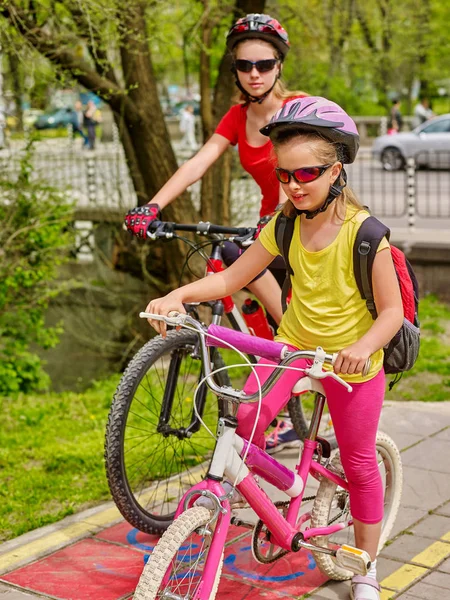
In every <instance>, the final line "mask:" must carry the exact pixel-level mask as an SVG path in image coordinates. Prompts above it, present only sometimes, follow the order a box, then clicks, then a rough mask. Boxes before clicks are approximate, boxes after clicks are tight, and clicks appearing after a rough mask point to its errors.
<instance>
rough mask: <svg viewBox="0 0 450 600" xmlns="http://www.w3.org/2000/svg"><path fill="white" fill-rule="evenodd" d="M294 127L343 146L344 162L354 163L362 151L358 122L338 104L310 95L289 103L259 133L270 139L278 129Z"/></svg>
mask: <svg viewBox="0 0 450 600" xmlns="http://www.w3.org/2000/svg"><path fill="white" fill-rule="evenodd" d="M281 125H292V127H293V128H295V129H300V130H302V131H305V132H315V133H320V135H321V136H323V137H324V138H326V139H327V140H330V142H336V143H338V144H340V146H341V149H342V162H344V163H352V162H353V161H354V160H355V158H356V154H357V152H358V149H359V133H358V129H357V127H356V125H355V122H354V121H353V119H352V118H351V117H349V116H348V114H347V113H346V112H345V110H343V109H342V108H341V107H340V106H339V105H338V104H336V103H335V102H332V101H331V100H327V99H326V98H320V97H318V96H308V97H306V98H297V99H295V100H290V101H289V102H286V104H285V105H284V106H283V107H282V108H280V110H279V111H278V112H276V113H275V115H274V116H273V117H272V119H271V120H270V123H268V124H267V125H265V126H264V127H263V128H262V129H260V132H261V133H262V134H263V135H267V136H270V135H271V134H272V132H273V131H274V130H276V129H277V127H280V126H281Z"/></svg>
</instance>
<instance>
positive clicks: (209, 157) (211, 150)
mask: <svg viewBox="0 0 450 600" xmlns="http://www.w3.org/2000/svg"><path fill="white" fill-rule="evenodd" d="M229 145H230V142H229V140H227V138H226V137H224V136H223V135H219V134H218V133H213V135H212V136H211V137H210V138H209V140H208V141H207V142H206V144H205V145H204V146H202V148H200V150H199V151H198V152H197V154H196V155H195V156H194V157H192V158H191V159H190V160H188V161H186V162H185V163H184V164H183V165H182V166H181V167H180V168H179V169H178V171H176V173H174V174H173V175H172V177H171V178H170V179H169V181H168V182H167V183H166V184H165V185H163V187H162V188H161V189H160V190H159V192H158V193H157V194H156V195H155V196H154V197H153V198H152V203H156V204H158V205H159V207H160V208H164V207H165V206H167V205H168V204H170V203H171V202H172V200H174V199H175V198H177V197H178V196H179V195H180V194H182V193H183V192H184V191H185V190H186V189H187V188H188V187H189V186H190V185H192V184H193V183H195V182H196V181H198V180H199V179H200V178H201V177H203V175H204V173H205V172H206V171H207V170H208V169H209V167H210V166H211V165H212V164H213V163H214V162H215V161H216V160H217V159H218V158H219V157H220V156H221V155H222V154H223V153H224V152H225V150H226V149H227V148H228V146H229Z"/></svg>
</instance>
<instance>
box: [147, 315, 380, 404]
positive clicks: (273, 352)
mask: <svg viewBox="0 0 450 600" xmlns="http://www.w3.org/2000/svg"><path fill="white" fill-rule="evenodd" d="M139 316H140V317H141V318H144V319H152V320H155V321H164V322H165V323H166V324H167V325H172V326H174V327H179V326H185V327H188V328H191V329H194V330H196V331H197V333H198V335H199V341H200V349H201V355H202V364H203V370H204V374H205V380H206V383H207V385H208V387H209V388H211V390H212V391H213V392H214V393H215V394H217V395H222V396H223V395H224V390H223V389H222V388H221V387H219V386H218V385H217V384H216V382H215V381H214V379H213V378H212V376H211V373H212V371H211V363H210V360H209V355H208V349H207V342H206V341H205V334H206V333H209V332H210V328H211V327H214V329H212V330H211V333H212V331H214V332H215V333H219V334H222V338H224V337H227V338H228V339H230V340H231V342H230V344H231V345H233V342H234V343H235V344H236V342H237V344H236V347H237V348H238V349H239V350H243V352H247V350H246V349H245V348H244V341H243V340H244V338H245V340H246V343H250V342H249V341H248V338H252V340H251V342H252V352H251V354H253V353H255V354H257V355H258V356H265V357H269V356H270V357H271V358H272V359H273V358H274V357H275V356H276V360H279V359H280V358H281V362H280V364H279V367H287V366H289V365H290V364H291V363H293V362H294V361H296V360H298V359H301V358H303V359H309V360H312V361H313V364H312V366H311V367H310V368H308V370H307V373H308V376H310V377H313V378H314V379H324V378H326V377H332V378H333V379H335V380H336V381H337V382H338V383H340V384H341V385H342V386H344V387H345V388H346V389H347V391H349V392H351V391H352V387H351V386H350V385H349V384H348V383H347V382H346V381H344V380H343V379H341V378H340V377H339V376H338V375H336V373H334V372H333V371H323V369H322V366H323V364H324V363H327V364H330V365H333V364H334V362H335V360H336V356H337V355H336V354H327V353H325V352H324V350H323V349H322V348H317V349H316V351H311V350H296V351H289V349H288V348H287V346H286V345H284V344H280V343H279V342H270V346H269V345H268V340H262V339H261V338H256V337H254V338H253V336H249V335H248V334H245V333H241V332H235V331H233V330H231V329H227V328H226V327H219V326H210V328H209V329H208V330H207V331H206V328H205V327H204V326H203V325H202V324H201V323H199V322H198V321H197V320H196V319H194V318H192V317H191V316H190V315H187V314H181V313H176V312H174V313H169V315H167V316H166V315H155V314H151V313H145V312H141V313H140V314H139ZM218 328H219V330H220V331H219V330H218ZM222 330H223V331H222ZM215 333H214V334H212V335H214V336H215V337H216V338H219V336H218V335H215ZM206 337H207V336H206ZM223 341H225V340H224V339H223ZM209 345H218V346H220V345H221V339H220V338H219V339H218V340H217V341H214V340H213V342H212V343H211V342H210V343H209ZM224 346H225V347H229V346H227V345H226V344H225V345H224ZM266 352H267V354H266ZM249 353H250V352H249ZM277 353H278V354H277ZM282 355H284V356H282ZM369 369H370V359H368V360H367V362H366V365H365V367H364V369H363V373H362V374H363V375H365V374H367V373H368V371H369ZM282 371H283V369H282V368H278V369H274V371H273V373H271V375H270V376H269V377H268V378H267V380H266V381H265V382H264V383H263V385H262V386H261V393H262V394H263V395H265V394H266V393H267V392H268V391H269V390H270V389H272V387H273V386H274V385H275V383H276V382H277V381H278V379H279V378H280V377H281V374H282ZM226 395H227V396H228V397H232V398H235V399H237V400H239V401H240V402H253V401H255V400H257V399H258V398H259V393H258V392H256V393H254V394H249V395H246V394H244V393H243V392H240V391H237V390H233V389H231V388H227V390H226Z"/></svg>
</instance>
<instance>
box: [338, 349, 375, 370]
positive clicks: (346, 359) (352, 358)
mask: <svg viewBox="0 0 450 600" xmlns="http://www.w3.org/2000/svg"><path fill="white" fill-rule="evenodd" d="M370 355H371V352H370V349H369V348H367V344H361V343H360V342H356V344H352V345H351V346H347V348H344V349H343V350H341V351H340V352H339V353H338V356H337V359H336V362H335V363H334V372H335V373H344V374H345V373H346V374H347V375H353V374H355V373H362V372H363V369H364V367H365V365H366V361H367V360H368V359H369V358H370Z"/></svg>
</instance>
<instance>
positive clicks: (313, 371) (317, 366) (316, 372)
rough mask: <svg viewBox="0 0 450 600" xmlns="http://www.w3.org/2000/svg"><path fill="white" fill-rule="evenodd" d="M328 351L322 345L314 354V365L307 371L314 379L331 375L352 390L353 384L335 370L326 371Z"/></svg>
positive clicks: (348, 389)
mask: <svg viewBox="0 0 450 600" xmlns="http://www.w3.org/2000/svg"><path fill="white" fill-rule="evenodd" d="M325 357H326V352H325V350H324V349H323V348H321V347H320V346H318V347H317V349H316V354H315V356H314V362H313V365H312V367H310V368H309V369H305V373H306V374H307V375H309V376H310V377H312V378H313V379H325V378H326V377H331V378H332V379H334V380H335V381H337V382H338V383H340V384H341V385H343V386H344V387H345V388H346V389H347V391H348V392H351V391H352V389H353V388H352V386H351V385H349V384H348V383H347V382H346V381H344V380H343V379H341V378H340V377H339V375H336V373H335V372H334V371H324V370H323V365H324V362H325Z"/></svg>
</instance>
